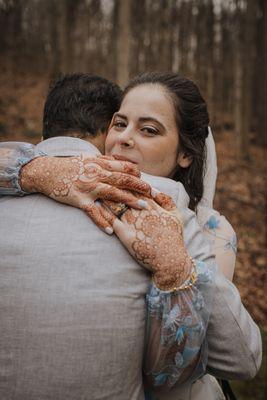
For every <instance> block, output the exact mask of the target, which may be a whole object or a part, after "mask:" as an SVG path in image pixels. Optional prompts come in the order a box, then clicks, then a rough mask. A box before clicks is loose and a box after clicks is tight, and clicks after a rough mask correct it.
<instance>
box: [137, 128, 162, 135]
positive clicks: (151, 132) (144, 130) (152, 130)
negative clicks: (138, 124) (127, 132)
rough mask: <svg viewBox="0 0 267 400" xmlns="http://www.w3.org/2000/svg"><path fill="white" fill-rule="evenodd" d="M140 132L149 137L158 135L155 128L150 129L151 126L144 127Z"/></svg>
mask: <svg viewBox="0 0 267 400" xmlns="http://www.w3.org/2000/svg"><path fill="white" fill-rule="evenodd" d="M141 130H142V132H145V133H146V134H147V135H149V136H155V135H158V133H159V132H158V130H157V129H156V128H152V126H144V127H143V128H142V129H141Z"/></svg>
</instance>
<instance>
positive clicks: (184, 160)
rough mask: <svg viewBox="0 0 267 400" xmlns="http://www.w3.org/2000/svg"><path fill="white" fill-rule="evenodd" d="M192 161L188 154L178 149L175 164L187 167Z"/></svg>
mask: <svg viewBox="0 0 267 400" xmlns="http://www.w3.org/2000/svg"><path fill="white" fill-rule="evenodd" d="M192 161H193V157H192V156H189V155H188V154H186V153H184V152H183V151H180V152H179V154H178V157H177V164H178V165H179V166H180V167H181V168H187V167H189V165H190V164H191V162H192Z"/></svg>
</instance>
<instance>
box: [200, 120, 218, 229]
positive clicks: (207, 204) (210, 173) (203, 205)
mask: <svg viewBox="0 0 267 400" xmlns="http://www.w3.org/2000/svg"><path fill="white" fill-rule="evenodd" d="M216 180H217V156H216V148H215V143H214V139H213V135H212V131H211V128H210V127H209V134H208V137H207V139H206V167H205V175H204V182H203V185H204V191H203V196H202V199H201V200H200V202H199V203H198V206H197V216H198V220H199V223H200V225H201V226H203V224H204V223H205V222H206V221H207V217H208V215H209V214H210V212H209V213H208V210H209V211H210V210H211V209H212V208H213V199H214V195H215V189H216Z"/></svg>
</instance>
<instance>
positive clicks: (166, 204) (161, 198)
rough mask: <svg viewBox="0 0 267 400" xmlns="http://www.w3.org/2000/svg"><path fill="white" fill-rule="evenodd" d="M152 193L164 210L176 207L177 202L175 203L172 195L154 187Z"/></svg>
mask: <svg viewBox="0 0 267 400" xmlns="http://www.w3.org/2000/svg"><path fill="white" fill-rule="evenodd" d="M151 193H152V196H153V200H154V201H155V202H156V203H157V204H158V205H159V206H160V207H162V208H164V210H167V211H172V210H174V209H176V204H175V203H174V201H173V200H172V198H171V197H170V196H168V195H167V194H165V193H162V192H160V191H158V190H157V189H154V188H153V189H152V191H151Z"/></svg>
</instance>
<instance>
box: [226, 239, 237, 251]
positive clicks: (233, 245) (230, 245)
mask: <svg viewBox="0 0 267 400" xmlns="http://www.w3.org/2000/svg"><path fill="white" fill-rule="evenodd" d="M229 249H232V250H233V251H234V252H235V253H236V252H237V237H236V234H234V235H233V236H232V238H231V240H229V241H228V242H227V243H226V244H225V245H224V250H229Z"/></svg>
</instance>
